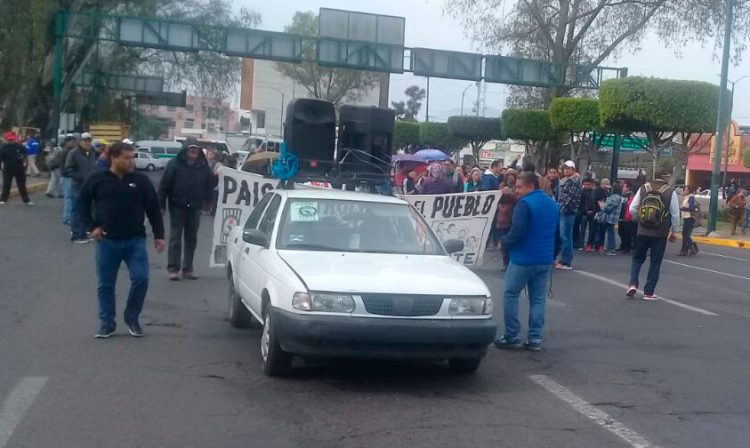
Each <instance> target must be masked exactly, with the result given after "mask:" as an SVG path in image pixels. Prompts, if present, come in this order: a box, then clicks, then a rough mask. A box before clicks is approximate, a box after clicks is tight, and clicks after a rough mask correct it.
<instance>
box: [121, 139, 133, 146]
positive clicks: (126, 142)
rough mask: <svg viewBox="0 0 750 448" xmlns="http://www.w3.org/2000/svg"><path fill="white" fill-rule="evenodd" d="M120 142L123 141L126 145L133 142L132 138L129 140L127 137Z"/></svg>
mask: <svg viewBox="0 0 750 448" xmlns="http://www.w3.org/2000/svg"><path fill="white" fill-rule="evenodd" d="M122 142H123V143H125V144H126V145H132V144H134V143H135V142H134V141H133V140H130V139H129V138H124V139H122Z"/></svg>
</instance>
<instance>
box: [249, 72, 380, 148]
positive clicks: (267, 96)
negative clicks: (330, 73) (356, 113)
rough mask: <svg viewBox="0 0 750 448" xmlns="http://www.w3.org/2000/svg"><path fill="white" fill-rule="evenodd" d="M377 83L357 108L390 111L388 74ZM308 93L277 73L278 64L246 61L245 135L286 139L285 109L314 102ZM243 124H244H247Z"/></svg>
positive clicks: (302, 87) (300, 86)
mask: <svg viewBox="0 0 750 448" xmlns="http://www.w3.org/2000/svg"><path fill="white" fill-rule="evenodd" d="M377 76H378V82H376V84H375V87H374V88H373V89H372V90H370V91H369V92H367V94H366V95H364V96H363V97H362V99H361V100H360V101H359V102H357V103H356V104H357V105H362V106H380V107H388V80H389V79H390V78H389V75H388V74H377ZM312 97H313V96H312V95H311V94H310V92H308V91H307V89H306V88H305V87H304V86H302V85H300V84H298V83H297V82H295V81H294V80H293V79H291V78H288V77H287V76H285V75H283V74H282V73H281V72H280V71H279V70H278V69H277V63H276V62H273V61H263V60H257V59H250V58H246V59H243V61H242V87H241V92H240V109H241V116H242V118H243V119H244V120H249V126H250V128H247V127H243V131H248V130H249V131H251V133H253V134H259V135H267V136H269V137H283V121H284V115H285V114H286V108H287V106H288V104H289V102H290V101H292V100H293V99H296V98H312ZM244 120H243V121H244Z"/></svg>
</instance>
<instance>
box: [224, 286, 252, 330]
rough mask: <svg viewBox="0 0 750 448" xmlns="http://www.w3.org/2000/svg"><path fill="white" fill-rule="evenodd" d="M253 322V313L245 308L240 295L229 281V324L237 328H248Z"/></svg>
mask: <svg viewBox="0 0 750 448" xmlns="http://www.w3.org/2000/svg"><path fill="white" fill-rule="evenodd" d="M252 323H253V315H252V314H250V311H248V310H247V308H245V305H244V304H243V303H242V299H241V298H240V295H239V294H238V293H237V290H236V289H234V282H233V281H231V280H230V281H229V324H230V325H231V326H233V327H235V328H248V327H249V326H250V325H252Z"/></svg>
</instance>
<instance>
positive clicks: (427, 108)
mask: <svg viewBox="0 0 750 448" xmlns="http://www.w3.org/2000/svg"><path fill="white" fill-rule="evenodd" d="M424 121H425V122H427V123H429V122H430V77H429V76H428V77H427V104H425V109H424Z"/></svg>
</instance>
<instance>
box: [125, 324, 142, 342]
mask: <svg viewBox="0 0 750 448" xmlns="http://www.w3.org/2000/svg"><path fill="white" fill-rule="evenodd" d="M127 325H128V332H129V333H130V336H133V337H134V338H141V337H143V328H141V325H140V324H139V323H138V322H133V323H131V324H127Z"/></svg>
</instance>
